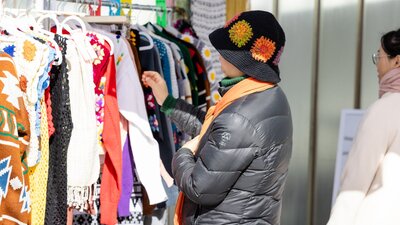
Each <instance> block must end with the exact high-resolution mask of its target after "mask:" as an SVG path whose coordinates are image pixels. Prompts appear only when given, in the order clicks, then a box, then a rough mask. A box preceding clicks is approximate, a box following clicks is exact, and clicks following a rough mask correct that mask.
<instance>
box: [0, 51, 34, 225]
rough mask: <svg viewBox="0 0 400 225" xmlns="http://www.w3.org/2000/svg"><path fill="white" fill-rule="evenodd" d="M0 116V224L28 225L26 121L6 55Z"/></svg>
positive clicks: (1, 60)
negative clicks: (16, 224)
mask: <svg viewBox="0 0 400 225" xmlns="http://www.w3.org/2000/svg"><path fill="white" fill-rule="evenodd" d="M0 114H1V118H2V122H1V123H0V149H1V151H0V221H1V224H15V223H16V222H18V223H19V224H29V223H30V211H31V208H30V198H29V192H30V187H29V177H28V167H27V164H26V150H27V144H28V142H29V120H28V114H27V111H26V109H25V106H24V101H23V98H22V92H21V89H20V83H19V80H18V77H17V72H16V68H15V64H14V62H13V60H12V58H11V57H10V56H9V55H7V54H6V53H0Z"/></svg>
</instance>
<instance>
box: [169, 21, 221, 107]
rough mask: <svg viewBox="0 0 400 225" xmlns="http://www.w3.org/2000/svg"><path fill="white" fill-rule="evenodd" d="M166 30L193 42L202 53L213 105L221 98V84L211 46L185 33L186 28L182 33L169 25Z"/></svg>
mask: <svg viewBox="0 0 400 225" xmlns="http://www.w3.org/2000/svg"><path fill="white" fill-rule="evenodd" d="M181 29H182V28H181ZM166 30H167V31H170V32H171V33H172V34H174V35H175V36H177V37H178V38H180V39H181V40H183V41H186V42H188V43H190V44H192V45H193V46H194V47H196V49H197V50H198V52H199V53H200V55H201V58H202V59H203V63H204V66H205V69H206V72H207V79H208V82H209V85H210V95H211V96H210V97H211V105H214V104H215V103H216V102H217V101H218V100H219V98H220V95H219V93H218V87H219V85H218V82H217V74H216V72H215V70H214V67H213V64H212V52H211V48H210V47H208V46H207V45H206V43H205V42H203V41H202V40H200V39H198V38H196V37H194V36H192V35H191V34H190V33H185V30H179V31H180V32H181V33H179V31H178V30H175V29H174V28H173V27H167V28H166ZM186 32H187V31H186Z"/></svg>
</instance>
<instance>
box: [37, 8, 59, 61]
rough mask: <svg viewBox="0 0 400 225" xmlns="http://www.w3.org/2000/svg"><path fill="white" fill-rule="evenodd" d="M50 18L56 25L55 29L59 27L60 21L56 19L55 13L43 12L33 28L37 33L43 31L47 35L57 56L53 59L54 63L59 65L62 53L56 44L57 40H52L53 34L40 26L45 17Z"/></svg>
mask: <svg viewBox="0 0 400 225" xmlns="http://www.w3.org/2000/svg"><path fill="white" fill-rule="evenodd" d="M47 18H48V19H51V20H53V22H54V24H55V26H56V30H57V31H58V29H59V27H60V22H59V21H58V19H57V16H56V15H55V14H43V15H41V16H40V17H39V18H38V19H37V22H36V27H34V30H35V31H37V32H39V33H43V34H45V35H48V36H49V37H51V38H49V39H48V41H49V42H51V43H52V44H53V46H54V48H55V50H56V57H57V58H58V60H57V61H54V64H55V65H61V63H62V53H61V50H60V46H59V45H58V44H57V42H55V41H54V34H53V33H52V32H50V31H47V30H45V29H43V27H41V25H42V22H43V20H45V19H47Z"/></svg>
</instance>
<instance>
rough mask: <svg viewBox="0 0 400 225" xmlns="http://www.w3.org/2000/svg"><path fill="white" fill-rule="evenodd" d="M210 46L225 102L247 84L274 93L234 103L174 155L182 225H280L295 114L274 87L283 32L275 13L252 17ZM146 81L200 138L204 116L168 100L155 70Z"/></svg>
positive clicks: (219, 33) (217, 35) (221, 32)
mask: <svg viewBox="0 0 400 225" xmlns="http://www.w3.org/2000/svg"><path fill="white" fill-rule="evenodd" d="M210 40H211V43H212V44H213V45H214V47H215V48H216V49H217V50H218V52H219V53H220V55H221V57H220V60H221V65H222V69H223V71H224V72H225V74H226V75H227V77H228V78H225V79H223V80H222V81H221V87H220V94H221V96H222V99H224V97H225V95H229V90H230V89H231V88H233V87H235V85H237V84H238V83H240V82H242V81H243V80H245V79H255V80H257V81H259V82H268V83H269V84H271V86H272V87H270V88H268V89H266V90H263V91H257V92H251V93H250V94H246V95H243V96H241V97H239V98H237V99H235V100H234V101H233V102H232V103H231V104H229V105H228V106H227V107H226V108H224V109H223V110H222V112H221V113H220V114H219V115H218V116H216V118H215V119H214V120H213V121H212V122H211V124H210V125H209V127H208V129H207V130H206V132H205V134H204V135H203V136H202V138H201V139H199V138H194V139H193V140H192V141H190V142H188V143H187V144H185V145H184V146H183V147H182V148H181V149H180V150H179V151H178V152H177V153H176V154H175V156H174V159H173V166H172V170H173V174H174V179H175V183H176V184H177V186H178V187H179V188H180V190H181V191H182V192H183V193H184V196H185V198H184V204H183V208H182V224H184V225H190V224H204V225H212V224H260V225H262V224H265V225H278V224H280V211H281V205H282V192H283V189H284V184H285V181H286V176H287V172H288V166H289V160H290V157H291V151H292V120H291V114H290V108H289V105H288V102H287V100H286V97H285V94H284V93H283V91H282V89H281V88H280V87H279V86H277V83H278V82H279V81H280V77H279V68H278V63H279V58H280V56H281V53H282V51H283V46H284V43H285V35H284V32H283V30H282V28H281V26H280V25H279V23H278V22H277V21H276V19H275V18H274V16H273V15H272V14H270V13H268V12H264V11H249V12H244V13H242V14H240V15H239V16H237V17H235V18H234V19H233V20H231V21H229V22H228V23H227V24H226V26H225V27H224V28H221V29H218V30H216V31H214V32H213V33H211V34H210ZM143 82H144V83H145V84H147V85H149V86H150V87H152V89H153V93H154V95H155V97H156V99H157V102H158V103H159V104H161V105H162V111H164V112H165V113H166V114H167V115H168V116H169V117H170V118H171V120H172V121H173V122H174V123H175V124H177V126H178V127H179V128H180V129H181V130H183V131H184V132H187V133H189V134H191V135H192V136H197V135H198V134H199V133H200V130H201V126H202V123H203V121H204V119H205V112H203V111H201V110H198V109H197V108H195V107H194V106H192V105H190V104H188V103H186V102H184V101H183V100H180V99H174V98H172V97H171V96H167V95H168V92H167V88H166V85H165V82H164V81H163V79H162V78H161V76H160V75H159V74H157V73H156V72H145V73H144V74H143ZM230 94H232V93H230Z"/></svg>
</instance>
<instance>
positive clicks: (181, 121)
mask: <svg viewBox="0 0 400 225" xmlns="http://www.w3.org/2000/svg"><path fill="white" fill-rule="evenodd" d="M161 111H163V112H164V113H165V114H166V115H167V116H168V117H169V118H170V119H171V121H172V122H174V123H175V124H176V125H177V127H178V128H179V129H180V130H181V131H183V132H185V133H186V134H188V135H191V136H193V137H194V136H197V135H198V134H199V133H200V130H201V126H202V124H203V122H204V118H205V116H206V112H204V111H203V110H201V109H199V108H197V107H195V106H194V105H192V104H189V103H187V102H185V101H183V100H182V99H175V98H173V97H172V96H168V97H167V99H166V100H165V102H164V103H163V105H162V108H161Z"/></svg>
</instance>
